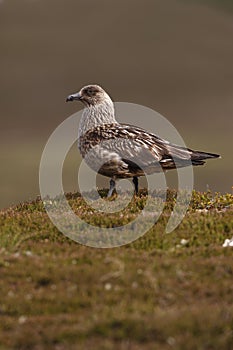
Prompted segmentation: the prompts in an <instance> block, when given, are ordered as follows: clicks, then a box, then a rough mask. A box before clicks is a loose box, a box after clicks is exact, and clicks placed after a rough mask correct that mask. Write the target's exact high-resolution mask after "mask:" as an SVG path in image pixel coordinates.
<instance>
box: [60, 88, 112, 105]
mask: <svg viewBox="0 0 233 350" xmlns="http://www.w3.org/2000/svg"><path fill="white" fill-rule="evenodd" d="M109 99H110V97H109V95H108V94H107V93H106V92H105V91H104V89H102V87H100V86H99V85H87V86H84V87H83V88H82V89H81V90H80V91H79V92H76V93H74V94H71V95H69V96H68V97H67V99H66V102H69V101H74V100H78V101H81V102H82V103H83V104H84V105H85V106H86V107H90V106H95V105H97V104H100V103H103V102H105V101H106V100H109ZM110 100H111V99H110Z"/></svg>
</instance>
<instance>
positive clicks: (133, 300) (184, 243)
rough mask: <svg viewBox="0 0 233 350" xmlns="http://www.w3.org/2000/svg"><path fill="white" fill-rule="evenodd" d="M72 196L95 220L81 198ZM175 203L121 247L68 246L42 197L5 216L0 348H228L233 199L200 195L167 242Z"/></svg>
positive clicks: (139, 202) (0, 238) (232, 334)
mask: <svg viewBox="0 0 233 350" xmlns="http://www.w3.org/2000/svg"><path fill="white" fill-rule="evenodd" d="M68 198H69V201H70V204H71V206H72V207H73V208H76V209H75V210H76V212H77V214H78V215H81V216H82V217H86V216H88V219H89V220H90V216H89V215H90V211H86V210H87V209H88V208H87V206H86V204H85V203H84V201H83V200H82V198H81V197H80V196H78V195H72V194H70V195H69V196H68ZM144 200H145V197H144V195H143V193H141V197H140V198H137V199H136V200H135V201H134V203H133V204H132V205H131V206H130V207H129V209H128V210H126V212H125V216H126V215H127V217H128V219H132V218H133V217H134V215H136V214H135V213H136V212H137V209H138V208H141V207H142V206H143V203H144ZM173 204H174V193H172V192H170V193H169V195H168V200H167V204H166V208H165V210H164V213H163V215H162V217H161V218H160V220H159V221H158V223H157V224H156V225H155V226H154V228H153V229H151V230H150V231H149V232H148V233H147V234H146V235H144V236H143V237H142V238H140V239H138V240H137V241H135V242H134V243H131V244H129V245H127V246H123V247H121V248H114V249H94V248H89V247H85V246H81V245H79V244H77V243H75V242H73V241H71V240H69V239H67V238H65V237H64V236H63V235H62V234H61V233H59V232H58V231H57V229H56V228H55V227H54V226H53V224H52V223H51V222H50V220H49V219H48V217H47V215H46V213H45V211H44V209H43V204H42V203H41V201H40V200H39V199H38V200H36V201H34V202H30V203H23V204H20V205H18V206H16V207H12V208H9V209H7V210H4V211H1V212H0V225H1V235H0V242H1V248H0V252H1V254H0V273H1V279H0V291H1V295H0V298H1V299H0V300H1V301H0V315H1V318H0V349H172V348H173V349H231V346H232V342H233V298H232V295H233V283H232V281H233V259H232V257H233V249H232V248H230V247H228V248H223V247H222V244H223V242H224V240H225V239H226V238H231V237H232V235H233V215H232V214H233V196H232V195H230V194H228V195H218V194H217V195H211V194H210V193H198V192H194V194H193V200H192V203H191V206H190V209H189V211H188V213H187V215H186V217H185V219H184V220H183V222H182V223H181V224H180V226H179V227H178V228H177V229H176V230H175V231H174V232H173V233H171V234H165V233H164V228H165V224H166V221H167V219H168V216H169V213H170V210H171V208H172V206H173ZM133 208H134V210H133ZM135 208H136V209H135ZM85 213H86V214H85ZM91 220H92V222H93V223H95V222H97V221H98V222H100V220H101V219H100V215H99V214H95V213H93V214H92V219H91ZM105 220H107V219H106V216H105ZM117 220H118V218H117V217H116V218H114V216H113V215H112V216H111V221H109V222H106V221H105V224H108V225H109V226H111V225H114V224H115V223H116V222H118V221H117Z"/></svg>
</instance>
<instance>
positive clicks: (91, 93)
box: [85, 87, 97, 97]
mask: <svg viewBox="0 0 233 350" xmlns="http://www.w3.org/2000/svg"><path fill="white" fill-rule="evenodd" d="M85 93H86V94H87V95H88V96H90V97H91V96H95V94H96V93H97V90H96V89H95V88H93V87H89V88H87V89H86V90H85Z"/></svg>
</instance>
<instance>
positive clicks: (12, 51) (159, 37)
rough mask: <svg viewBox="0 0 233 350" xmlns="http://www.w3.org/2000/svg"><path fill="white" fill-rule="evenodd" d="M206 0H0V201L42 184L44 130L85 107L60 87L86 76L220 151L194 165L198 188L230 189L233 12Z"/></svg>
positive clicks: (201, 145) (196, 143) (190, 140)
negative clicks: (217, 156) (71, 100)
mask: <svg viewBox="0 0 233 350" xmlns="http://www.w3.org/2000/svg"><path fill="white" fill-rule="evenodd" d="M203 3H204V1H203V2H200V1H197V2H195V1H191V0H190V1H182V0H146V1H139V0H124V1H123V0H118V1H113V0H98V1H96V0H90V1H84V0H56V1H55V0H47V1H45V0H21V1H18V0H11V1H7V0H5V1H4V0H1V1H0V43H1V56H0V69H1V85H0V89H1V90H0V118H1V129H0V144H1V152H0V154H1V175H0V179H1V189H0V191H1V198H0V206H1V207H6V206H8V205H10V204H12V203H16V202H18V201H20V200H27V199H30V198H34V196H35V195H36V194H39V187H38V165H39V161H40V156H41V152H42V150H43V147H44V145H45V143H46V140H47V138H48V137H49V135H50V134H51V133H52V131H53V130H54V129H55V128H56V126H57V125H58V124H60V123H61V122H62V121H63V120H64V119H65V118H67V117H68V116H69V115H70V114H72V113H74V112H75V111H77V110H78V109H81V108H82V106H81V105H79V104H66V103H65V98H66V96H67V95H68V94H69V93H71V92H74V91H76V90H78V89H80V87H82V86H83V85H86V84H88V83H98V84H100V85H102V86H103V87H104V88H106V90H107V91H108V92H109V93H110V95H111V96H112V97H113V99H114V100H115V101H126V102H134V103H138V104H142V105H145V106H148V107H150V108H152V109H155V110H157V111H158V112H160V113H161V114H162V115H163V116H165V117H166V118H167V119H168V120H169V121H170V122H171V123H172V124H173V125H174V126H175V127H176V128H177V130H179V132H180V134H181V135H182V136H183V138H184V140H185V142H186V144H187V145H188V146H189V147H192V148H195V149H199V150H203V151H210V152H215V153H220V154H221V155H222V159H221V160H213V161H209V162H208V164H207V165H206V166H205V167H203V168H199V169H196V170H195V188H196V189H200V190H206V186H207V184H208V186H209V188H210V189H211V190H213V191H223V192H225V191H227V192H230V191H231V186H232V185H233V181H232V171H233V162H232V130H233V64H232V62H233V45H232V42H233V41H232V40H233V12H229V11H227V10H224V11H223V10H222V8H221V6H220V7H218V6H210V5H207V3H208V4H210V3H209V2H207V3H205V5H203ZM223 3H224V2H223ZM135 124H136V122H135ZM155 132H156V130H155ZM75 166H76V165H75V162H74V161H72V160H71V161H70V163H69V164H68V165H67V169H68V171H67V173H69V169H70V171H73V168H74V167H75ZM67 179H68V180H67V183H68V185H67V189H68V190H75V188H76V185H75V183H74V181H73V180H74V179H73V177H72V176H70V177H69V175H68V178H67ZM69 179H70V180H69ZM69 181H70V183H69Z"/></svg>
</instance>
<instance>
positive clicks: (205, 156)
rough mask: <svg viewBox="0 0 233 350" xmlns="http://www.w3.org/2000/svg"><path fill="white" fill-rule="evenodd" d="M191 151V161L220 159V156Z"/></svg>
mask: <svg viewBox="0 0 233 350" xmlns="http://www.w3.org/2000/svg"><path fill="white" fill-rule="evenodd" d="M190 151H191V160H192V161H202V160H205V159H211V158H220V155H219V154H215V153H207V152H200V151H193V150H190Z"/></svg>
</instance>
